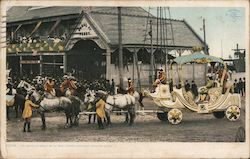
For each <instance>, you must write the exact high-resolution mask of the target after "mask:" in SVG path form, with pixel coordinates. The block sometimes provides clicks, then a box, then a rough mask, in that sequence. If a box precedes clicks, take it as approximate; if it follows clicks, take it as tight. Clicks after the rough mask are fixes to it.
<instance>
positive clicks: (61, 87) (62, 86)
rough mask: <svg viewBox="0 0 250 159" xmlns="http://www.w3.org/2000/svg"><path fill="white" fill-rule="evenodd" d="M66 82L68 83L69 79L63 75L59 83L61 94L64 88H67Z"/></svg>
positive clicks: (64, 90)
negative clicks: (61, 81)
mask: <svg viewBox="0 0 250 159" xmlns="http://www.w3.org/2000/svg"><path fill="white" fill-rule="evenodd" d="M68 83H69V79H68V76H67V75H64V76H63V83H62V84H61V85H60V90H61V92H62V93H63V94H65V92H66V89H67V88H68Z"/></svg>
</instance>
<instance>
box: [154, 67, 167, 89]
mask: <svg viewBox="0 0 250 159" xmlns="http://www.w3.org/2000/svg"><path fill="white" fill-rule="evenodd" d="M160 83H161V84H166V83H167V77H166V73H165V72H164V71H163V69H162V68H161V69H160V71H159V75H158V78H157V79H156V80H155V82H154V85H155V86H157V85H158V84H160Z"/></svg>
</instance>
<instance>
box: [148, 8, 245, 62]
mask: <svg viewBox="0 0 250 159" xmlns="http://www.w3.org/2000/svg"><path fill="white" fill-rule="evenodd" d="M144 9H145V10H147V11H148V8H144ZM150 12H151V13H152V14H154V15H155V16H156V15H157V12H156V9H151V11H150ZM170 12H171V18H172V19H178V20H183V19H185V21H186V22H187V23H188V24H189V25H190V26H191V27H192V28H193V29H194V30H195V32H196V33H197V34H198V35H199V36H200V37H201V38H202V39H203V37H204V36H203V30H202V27H203V18H204V19H205V26H206V27H205V28H206V29H205V30H206V42H207V44H208V47H209V54H210V55H213V56H220V57H223V58H226V59H228V57H229V55H231V56H232V57H234V56H233V53H234V51H233V50H232V49H235V48H236V44H237V43H238V44H239V48H242V49H245V48H246V46H245V40H246V33H245V8H236V7H234V8H232V7H230V8H229V7H223V8H222V7H210V8H209V7H206V8H204V7H171V8H170Z"/></svg>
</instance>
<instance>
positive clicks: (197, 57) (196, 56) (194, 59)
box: [174, 52, 223, 65]
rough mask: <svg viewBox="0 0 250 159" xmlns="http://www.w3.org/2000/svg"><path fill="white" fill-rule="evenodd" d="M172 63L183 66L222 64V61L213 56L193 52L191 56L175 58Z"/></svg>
mask: <svg viewBox="0 0 250 159" xmlns="http://www.w3.org/2000/svg"><path fill="white" fill-rule="evenodd" d="M174 62H175V63H177V64H179V65H183V64H186V63H210V62H218V63H223V60H222V59H220V58H218V57H215V56H209V55H205V54H203V53H201V52H195V53H193V54H191V55H185V56H181V57H177V58H175V59H174Z"/></svg>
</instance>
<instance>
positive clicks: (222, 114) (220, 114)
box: [213, 111, 225, 119]
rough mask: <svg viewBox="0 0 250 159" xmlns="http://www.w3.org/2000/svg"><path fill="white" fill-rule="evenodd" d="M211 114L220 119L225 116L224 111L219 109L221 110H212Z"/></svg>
mask: <svg viewBox="0 0 250 159" xmlns="http://www.w3.org/2000/svg"><path fill="white" fill-rule="evenodd" d="M213 115H214V117H215V118H217V119H222V118H224V116H225V112H224V111H221V112H213Z"/></svg>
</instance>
